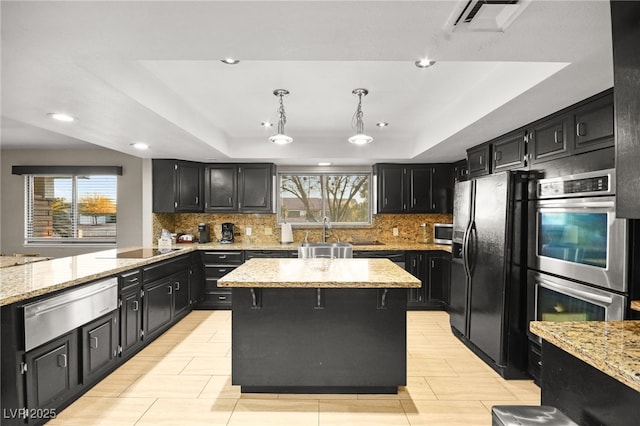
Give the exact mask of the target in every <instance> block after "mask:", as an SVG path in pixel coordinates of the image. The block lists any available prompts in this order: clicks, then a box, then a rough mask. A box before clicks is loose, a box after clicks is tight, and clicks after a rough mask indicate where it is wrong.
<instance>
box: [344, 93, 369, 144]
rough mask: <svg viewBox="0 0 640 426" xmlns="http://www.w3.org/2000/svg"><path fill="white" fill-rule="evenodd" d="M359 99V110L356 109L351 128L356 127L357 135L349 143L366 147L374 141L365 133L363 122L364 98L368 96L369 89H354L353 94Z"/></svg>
mask: <svg viewBox="0 0 640 426" xmlns="http://www.w3.org/2000/svg"><path fill="white" fill-rule="evenodd" d="M351 93H353V94H354V95H355V96H357V97H358V108H356V112H355V114H353V119H352V120H351V126H352V127H355V129H356V134H355V135H353V136H351V137H350V138H349V143H352V144H354V145H366V144H368V143H371V142H372V141H373V138H372V137H371V136H368V135H366V134H365V133H364V122H363V121H362V115H363V114H362V97H363V96H367V94H368V93H369V91H368V90H367V89H353V91H352V92H351Z"/></svg>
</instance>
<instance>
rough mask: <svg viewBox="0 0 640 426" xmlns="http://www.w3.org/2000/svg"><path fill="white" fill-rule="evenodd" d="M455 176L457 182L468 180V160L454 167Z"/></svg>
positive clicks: (461, 161) (459, 162)
mask: <svg viewBox="0 0 640 426" xmlns="http://www.w3.org/2000/svg"><path fill="white" fill-rule="evenodd" d="M453 175H454V177H455V179H456V180H457V181H461V180H466V179H467V178H468V177H469V164H468V163H467V159H466V158H465V159H464V160H460V161H458V162H457V163H455V164H454V165H453Z"/></svg>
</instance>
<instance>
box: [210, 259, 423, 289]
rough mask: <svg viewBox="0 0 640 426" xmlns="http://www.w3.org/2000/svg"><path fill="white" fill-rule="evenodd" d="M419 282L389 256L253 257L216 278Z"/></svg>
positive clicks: (265, 282)
mask: <svg viewBox="0 0 640 426" xmlns="http://www.w3.org/2000/svg"><path fill="white" fill-rule="evenodd" d="M325 269H326V270H325ZM421 285H422V283H421V282H420V280H418V279H417V278H416V277H414V276H413V275H411V274H410V273H408V272H407V271H405V270H404V269H402V268H401V267H399V266H398V265H396V264H394V263H393V262H391V261H390V260H389V259H260V258H256V259H250V260H248V261H246V262H245V263H244V264H242V265H240V266H238V267H237V268H236V269H234V270H233V271H231V272H229V273H228V274H227V275H225V276H224V277H222V278H220V279H219V280H218V287H290V288H417V287H420V286H421Z"/></svg>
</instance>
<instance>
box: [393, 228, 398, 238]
mask: <svg viewBox="0 0 640 426" xmlns="http://www.w3.org/2000/svg"><path fill="white" fill-rule="evenodd" d="M398 235H399V234H398V227H397V226H395V227H394V228H393V236H394V237H397V236H398Z"/></svg>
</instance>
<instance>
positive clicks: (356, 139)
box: [349, 133, 373, 145]
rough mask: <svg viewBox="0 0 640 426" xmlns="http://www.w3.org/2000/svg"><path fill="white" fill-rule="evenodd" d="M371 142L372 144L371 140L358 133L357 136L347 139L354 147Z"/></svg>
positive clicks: (369, 137)
mask: <svg viewBox="0 0 640 426" xmlns="http://www.w3.org/2000/svg"><path fill="white" fill-rule="evenodd" d="M371 142H373V138H372V137H371V136H368V135H365V134H364V133H358V134H357V135H353V136H351V137H350V138H349V143H352V144H354V145H366V144H368V143H371Z"/></svg>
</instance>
